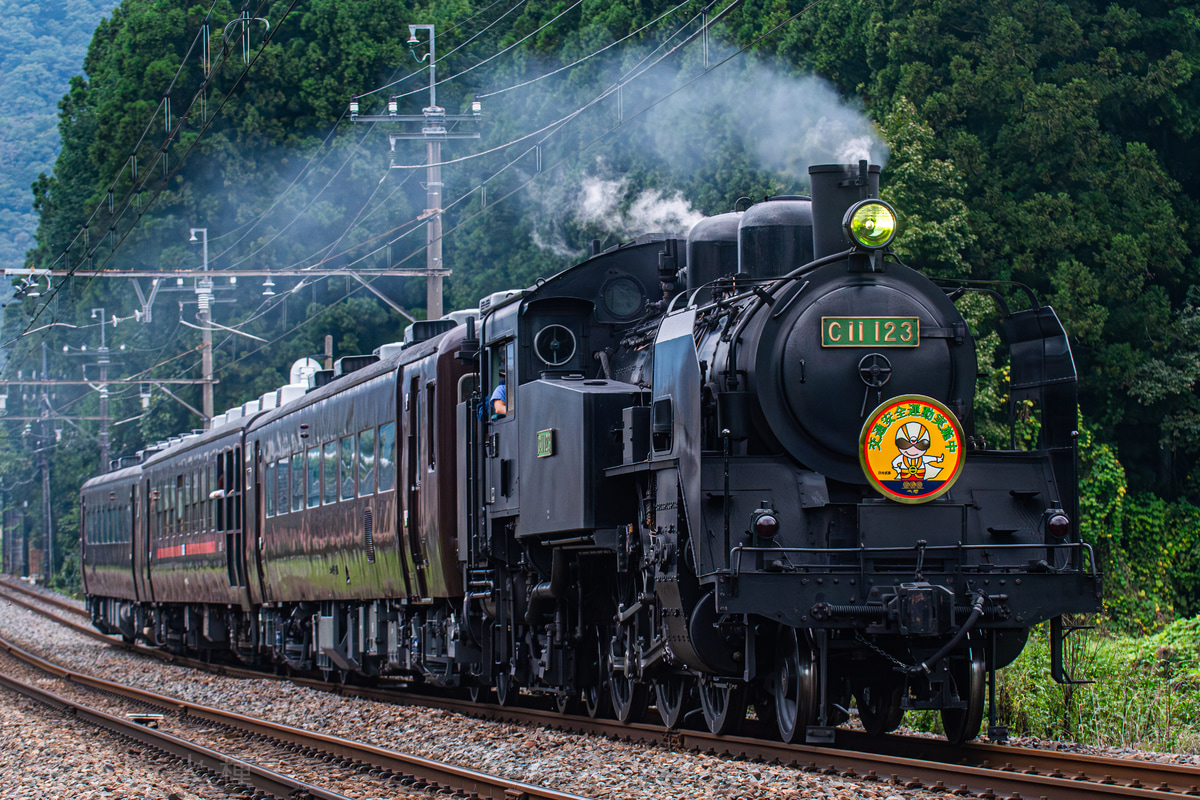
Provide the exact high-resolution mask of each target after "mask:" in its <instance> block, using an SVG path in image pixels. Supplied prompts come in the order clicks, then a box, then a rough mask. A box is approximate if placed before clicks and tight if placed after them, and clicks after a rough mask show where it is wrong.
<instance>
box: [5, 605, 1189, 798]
mask: <svg viewBox="0 0 1200 800" xmlns="http://www.w3.org/2000/svg"><path fill="white" fill-rule="evenodd" d="M7 586H8V584H0V594H3V591H2V590H3V588H6V587H7ZM39 599H40V597H39ZM23 604H24V603H23ZM29 605H30V606H33V603H30V604H29ZM35 610H39V609H36V608H35ZM40 611H41V613H46V612H45V610H44V609H41V610H40ZM71 627H73V628H74V627H75V626H74V625H72V626H71ZM89 635H96V636H98V637H99V638H102V639H103V640H105V641H107V642H109V643H111V644H117V643H118V642H117V640H114V639H113V638H112V637H107V636H103V635H102V634H99V633H98V632H96V631H90V632H89ZM126 647H128V648H129V649H134V648H133V647H132V646H126ZM143 650H144V648H143ZM151 652H153V653H155V655H156V656H157V657H162V654H161V653H157V651H151ZM167 660H170V661H172V662H174V663H185V660H182V659H177V658H170V657H168V659H167ZM191 663H195V664H196V665H197V666H200V667H203V668H208V669H213V671H220V672H224V674H227V675H234V674H239V673H244V674H246V675H253V676H254V677H258V678H262V677H268V676H266V675H264V674H263V673H256V672H251V671H249V670H238V669H231V668H229V667H220V668H213V666H212V665H205V664H202V663H199V662H191ZM270 677H274V676H270ZM293 680H294V682H295V683H297V684H300V685H303V686H306V687H310V688H317V689H321V690H324V691H330V692H334V693H336V694H340V695H343V696H354V697H360V698H363V699H368V700H374V701H381V702H389V703H401V704H408V705H420V706H425V707H433V708H439V709H444V710H448V711H453V712H457V713H461V714H464V715H468V716H474V717H482V718H489V719H495V720H500V721H506V722H515V723H521V724H526V725H536V726H547V727H550V728H554V729H561V730H569V731H575V732H586V733H592V734H599V735H604V736H609V737H612V738H617V739H621V740H627V741H634V742H646V743H652V744H658V745H663V746H667V747H674V748H680V749H685V750H696V751H700V752H711V753H716V754H724V755H729V756H732V757H735V758H746V759H754V760H763V761H769V762H779V763H783V764H788V765H793V766H795V767H796V768H798V769H802V770H806V771H811V772H820V773H826V774H830V775H839V776H844V777H848V778H859V779H864V780H868V781H878V782H880V783H881V784H888V785H892V786H895V787H897V788H906V789H927V790H932V791H945V792H949V793H953V794H956V795H959V796H963V797H981V798H988V799H990V798H999V797H1003V798H1031V799H1032V798H1041V797H1045V798H1052V799H1053V800H1075V799H1076V798H1079V799H1080V800H1082V799H1083V798H1159V799H1160V800H1165V799H1166V798H1185V797H1200V767H1196V766H1187V765H1179V764H1159V763H1155V762H1146V761H1136V760H1132V759H1118V758H1112V757H1105V756H1095V755H1086V754H1078V753H1063V752H1055V751H1048V750H1037V749H1032V748H1020V747H1012V746H1006V745H996V744H987V743H969V744H966V745H961V746H953V745H950V744H949V743H947V742H945V741H944V740H939V739H928V738H921V737H911V736H885V737H880V738H872V737H868V736H866V735H865V734H862V733H860V732H856V731H851V730H839V731H838V732H837V740H836V742H835V745H834V746H832V747H829V746H820V747H817V746H811V745H787V744H783V743H780V742H777V741H771V740H770V739H769V737H767V736H763V737H757V736H745V737H732V736H723V737H722V736H713V735H711V734H709V733H708V732H707V731H694V730H675V731H668V730H666V729H664V728H662V727H661V726H657V725H646V724H633V725H624V724H621V723H618V722H615V721H611V720H595V719H590V718H588V717H580V716H567V715H562V714H560V713H558V712H556V711H551V710H546V709H539V708H530V707H520V706H508V707H501V706H495V705H485V704H479V703H471V702H468V701H466V700H462V699H457V698H454V697H430V696H426V695H414V694H410V693H401V692H397V691H396V690H395V689H383V688H371V687H359V686H350V685H334V684H326V683H322V682H320V681H313V680H306V679H293ZM524 699H527V700H530V701H531V702H533V701H532V700H531V699H530V698H524Z"/></svg>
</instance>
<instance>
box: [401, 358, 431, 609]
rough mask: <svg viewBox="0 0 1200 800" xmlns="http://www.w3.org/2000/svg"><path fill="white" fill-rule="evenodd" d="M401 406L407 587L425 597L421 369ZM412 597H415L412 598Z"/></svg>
mask: <svg viewBox="0 0 1200 800" xmlns="http://www.w3.org/2000/svg"><path fill="white" fill-rule="evenodd" d="M404 410H405V413H406V417H407V418H406V421H407V423H408V436H407V437H406V441H405V446H406V448H407V451H408V452H407V454H406V455H407V457H406V458H405V460H404V466H405V472H404V480H405V484H404V485H405V487H406V492H405V503H404V538H405V544H406V545H407V546H408V557H409V559H411V561H410V564H409V582H408V585H409V591H412V592H415V593H416V596H417V598H420V597H427V596H428V589H427V588H426V586H425V568H426V563H425V556H424V554H423V553H422V552H421V533H420V531H421V440H422V439H423V438H424V437H423V436H422V434H423V433H424V431H423V430H422V427H421V426H422V423H423V422H424V420H422V419H421V373H420V371H419V370H416V368H415V365H414V374H413V376H412V377H411V378H410V379H409V385H408V392H407V393H405V395H404ZM414 599H415V598H414Z"/></svg>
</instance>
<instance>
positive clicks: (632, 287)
mask: <svg viewBox="0 0 1200 800" xmlns="http://www.w3.org/2000/svg"><path fill="white" fill-rule="evenodd" d="M810 172H811V175H812V183H813V186H812V197H811V198H807V197H783V198H773V199H771V200H768V201H765V202H762V203H758V204H756V205H753V206H751V207H750V208H749V209H748V210H746V211H745V212H738V213H730V214H724V215H721V216H717V217H713V218H709V219H706V220H704V221H702V222H701V223H700V224H698V225H697V226H695V228H694V229H693V230H692V231H691V233H690V235H689V236H688V238H687V240H686V241H684V240H681V239H676V238H670V237H664V236H658V235H651V236H643V237H641V238H639V239H637V240H636V241H634V242H632V243H628V244H623V245H620V246H617V247H613V248H610V249H607V250H605V251H603V252H594V254H593V255H592V256H591V257H590V258H589V259H588V260H586V261H584V262H583V263H581V264H579V265H578V266H575V267H573V268H571V269H568V270H566V271H564V272H562V273H560V274H558V275H556V276H554V277H552V278H550V279H547V280H544V281H540V282H539V283H538V284H537V285H535V286H533V287H531V288H529V289H525V290H521V291H513V292H506V293H499V294H496V295H492V296H490V297H488V298H486V299H485V300H483V301H482V302H481V304H480V307H479V313H478V315H475V314H467V315H461V316H463V317H465V321H461V322H460V321H459V320H457V319H447V320H435V321H428V322H421V323H416V324H415V325H414V326H413V327H412V329H411V330H410V331H409V334H408V335H407V336H406V341H405V342H404V343H402V344H400V345H396V346H390V345H389V346H385V347H384V348H381V351H380V352H377V353H376V354H375V355H373V356H360V357H347V358H343V359H342V360H341V361H339V362H338V364H337V367H336V368H335V370H333V371H332V372H331V373H324V372H322V373H317V374H316V375H315V376H313V379H312V380H311V384H312V385H311V387H300V388H297V387H286V388H285V389H282V390H280V391H279V392H277V393H275V394H272V395H266V396H264V397H263V398H261V399H260V400H258V401H254V402H252V403H248V404H247V405H246V406H244V407H243V408H241V409H234V410H232V411H230V412H227V413H226V414H224V415H221V416H220V417H218V418H217V419H216V420H214V424H213V426H212V429H211V430H209V431H206V432H204V433H201V434H197V435H190V436H185V437H181V438H179V439H178V440H175V441H172V442H170V443H166V444H165V445H162V446H160V447H159V448H158V449H156V450H151V451H148V452H147V453H146V454H145V455H144V457H142V458H141V459H139V460H138V463H136V464H131V465H129V466H127V467H125V468H122V469H117V470H115V471H111V472H109V473H107V474H105V475H102V476H99V477H96V478H94V479H92V480H90V481H89V482H88V483H87V484H86V485H85V486H84V487H83V490H82V496H81V503H82V511H83V514H82V517H83V521H84V522H83V526H82V528H83V530H82V548H83V553H84V577H85V582H86V588H87V593H88V596H89V603H90V608H91V612H92V615H93V620H94V622H95V624H96V626H97V627H99V628H100V629H102V630H105V631H108V632H110V633H114V634H115V633H119V634H121V635H123V636H124V637H126V638H127V639H130V640H132V639H141V640H144V641H147V642H149V643H152V644H154V645H157V646H161V647H164V648H168V649H170V650H173V651H177V652H197V651H199V652H204V651H210V654H216V653H222V654H225V655H227V656H229V657H235V658H237V659H241V660H243V661H245V662H249V663H257V664H264V665H268V664H269V665H274V666H275V667H276V668H278V669H288V670H295V671H299V672H315V671H321V672H323V673H324V674H325V675H326V676H327V677H329V678H335V677H341V678H346V677H349V676H367V677H370V676H384V675H388V676H397V677H401V678H408V679H409V680H411V681H412V682H413V683H423V684H426V685H430V686H435V687H440V688H451V689H455V688H457V689H462V690H465V691H469V692H471V693H472V695H473V696H475V697H477V698H478V699H484V697H483V696H484V695H487V696H491V694H490V693H491V692H494V693H495V694H494V697H495V699H496V700H497V701H498V702H500V703H511V702H514V700H515V698H516V697H517V696H518V695H522V694H523V695H534V694H537V695H544V696H547V697H551V698H553V699H554V700H555V701H556V702H557V703H558V706H559V708H560V709H561V710H562V711H564V712H567V711H569V710H571V709H573V708H575V707H577V706H578V707H581V708H585V709H586V711H587V713H590V714H593V715H599V714H612V715H615V716H616V717H617V718H618V719H620V720H623V721H636V720H639V719H641V717H642V716H643V715H644V713H645V712H646V711H647V709H648V705H649V704H650V703H651V702H653V704H654V705H655V706H656V707H657V711H658V713H659V715H661V718H662V721H663V722H664V723H665V724H666V725H669V726H674V725H679V724H681V722H682V721H683V718H684V716H685V715H686V714H687V713H688V712H689V711H691V710H692V709H693V708H694V707H695V705H697V704H698V705H699V708H700V709H701V710H702V713H703V719H704V722H705V723H706V724H707V726H708V727H709V729H711V730H712V731H714V732H717V733H728V732H732V731H734V730H736V729H737V727H738V725H739V724H740V723H741V721H742V720H743V719H744V717H745V716H746V711H747V706H748V704H752V705H753V707H754V709H755V713H756V715H757V716H758V717H759V718H760V719H773V720H774V721H775V723H776V724H777V727H778V731H779V735H780V736H781V737H782V738H783V739H785V740H787V741H796V740H801V739H805V738H807V739H808V740H809V741H822V740H828V739H830V738H831V736H832V727H833V726H834V725H836V724H837V723H839V722H840V721H842V720H843V719H844V718H845V717H846V714H847V713H848V709H850V708H851V707H852V706H857V713H858V716H859V718H860V720H861V722H862V724H863V725H864V726H865V727H866V729H867V730H868V731H870V732H873V733H882V732H885V731H889V730H892V729H894V728H895V727H896V726H897V725H898V724H899V723H900V721H901V717H902V716H903V713H904V711H905V710H907V709H938V710H940V712H941V717H942V720H943V723H944V726H945V730H946V733H947V735H948V737H949V738H951V739H954V740H960V741H961V740H964V739H969V738H972V737H974V736H975V735H976V734H977V733H978V732H979V730H980V726H981V722H982V717H983V714H984V713H985V710H986V698H987V693H986V685H987V677H988V675H989V673H994V672H995V670H996V669H998V668H1000V667H1003V666H1005V665H1006V664H1008V663H1009V662H1011V661H1012V660H1013V659H1014V658H1015V657H1016V655H1017V654H1018V653H1019V652H1020V650H1021V648H1022V647H1023V646H1024V644H1025V641H1026V638H1027V636H1028V633H1029V630H1030V628H1031V627H1032V626H1035V625H1037V624H1039V623H1042V622H1044V621H1046V620H1051V621H1052V630H1053V633H1054V634H1055V645H1056V647H1055V651H1056V653H1057V652H1060V650H1061V648H1060V646H1059V645H1060V644H1061V634H1062V625H1061V623H1060V622H1059V620H1060V619H1061V616H1062V615H1064V614H1074V613H1080V612H1089V611H1093V610H1096V609H1097V608H1098V606H1099V597H1100V578H1099V577H1098V575H1097V573H1096V569H1095V561H1094V559H1093V557H1092V553H1091V550H1090V548H1089V547H1088V546H1087V544H1086V543H1084V542H1082V541H1081V540H1080V537H1079V529H1078V525H1077V519H1078V506H1077V502H1076V480H1077V479H1076V466H1075V459H1076V451H1075V431H1074V428H1075V420H1076V403H1075V370H1074V364H1073V361H1072V357H1071V351H1070V347H1069V345H1068V341H1067V337H1066V334H1065V333H1064V331H1063V329H1062V326H1061V325H1060V324H1059V321H1058V319H1057V317H1056V316H1055V314H1054V312H1053V310H1051V309H1050V308H1048V307H1044V306H1042V307H1038V306H1037V304H1036V303H1034V304H1033V305H1034V307H1032V308H1029V309H1026V310H1020V311H1010V310H1009V309H1008V307H1007V305H1006V304H1005V302H1004V300H1003V298H1002V297H1001V295H1000V294H999V293H998V292H997V291H996V289H995V287H993V286H985V285H971V284H964V285H957V286H942V285H940V284H938V283H935V282H933V281H931V280H930V279H929V278H927V277H925V276H924V275H922V274H921V273H920V272H918V271H916V270H914V269H911V268H909V267H907V266H905V265H903V264H901V263H899V262H898V261H897V260H896V259H895V258H894V257H893V256H891V254H890V252H889V250H888V245H889V243H890V242H891V240H892V237H893V235H894V234H895V230H896V218H895V213H894V211H893V210H892V209H891V208H890V207H889V206H888V205H887V204H886V203H883V202H881V201H880V200H878V199H877V197H878V194H877V187H878V180H879V168H878V167H874V166H871V167H869V168H868V166H867V164H866V163H865V162H863V163H861V164H860V165H857V166H853V167H842V166H819V167H813V168H812V169H811V170H810ZM594 249H596V250H598V249H599V248H598V247H596V248H594ZM970 291H982V292H987V293H989V294H991V295H992V296H993V297H994V298H995V299H996V303H997V306H998V308H999V310H1000V314H999V325H1000V328H1001V330H1002V332H1003V334H1004V338H1005V339H1006V340H1007V343H1008V345H1009V347H1010V350H1011V361H1010V365H1011V385H1010V393H1009V400H1010V402H1011V403H1013V404H1014V407H1015V404H1021V405H1022V407H1025V406H1029V405H1032V406H1033V407H1035V408H1036V409H1037V410H1038V412H1039V413H1040V415H1041V417H1040V421H1041V425H1040V442H1039V445H1038V449H1036V450H1019V449H1016V448H1015V447H1009V448H1006V449H998V448H995V447H992V446H989V443H986V442H984V441H983V440H982V438H981V437H979V436H976V435H975V432H974V429H973V414H972V405H973V397H974V388H975V383H976V380H977V375H976V356H975V349H974V342H973V339H972V334H971V331H970V330H969V329H968V327H967V325H966V323H965V322H964V320H963V316H962V315H961V314H960V313H959V311H958V310H957V308H956V307H955V304H954V300H955V299H957V298H958V297H960V296H961V295H962V294H963V293H964V292H970ZM1060 663H1061V662H1060V660H1057V659H1056V661H1055V665H1054V670H1055V677H1056V678H1059V679H1062V680H1068V679H1069V678H1068V677H1067V676H1065V675H1064V674H1063V673H1062V671H1061V667H1060ZM852 698H853V701H852Z"/></svg>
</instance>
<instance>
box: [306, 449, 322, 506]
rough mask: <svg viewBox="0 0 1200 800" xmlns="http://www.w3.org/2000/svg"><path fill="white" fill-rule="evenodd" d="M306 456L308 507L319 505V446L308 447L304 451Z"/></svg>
mask: <svg viewBox="0 0 1200 800" xmlns="http://www.w3.org/2000/svg"><path fill="white" fill-rule="evenodd" d="M305 455H306V456H307V458H308V478H307V479H306V483H307V484H308V507H309V508H316V507H317V506H319V505H321V448H319V447H310V448H308V450H307V451H305Z"/></svg>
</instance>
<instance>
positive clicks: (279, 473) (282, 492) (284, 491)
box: [275, 458, 292, 514]
mask: <svg viewBox="0 0 1200 800" xmlns="http://www.w3.org/2000/svg"><path fill="white" fill-rule="evenodd" d="M291 474H292V473H291V469H290V468H289V464H288V460H287V459H286V458H281V459H280V460H279V462H278V468H277V469H276V470H275V480H276V486H277V487H278V490H277V494H276V497H277V499H278V501H279V502H278V503H277V504H276V509H277V511H276V512H275V513H276V514H286V513H288V508H289V507H290V505H291V501H289V500H288V487H289V486H290V485H291V478H290V477H289V476H290V475H291Z"/></svg>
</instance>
